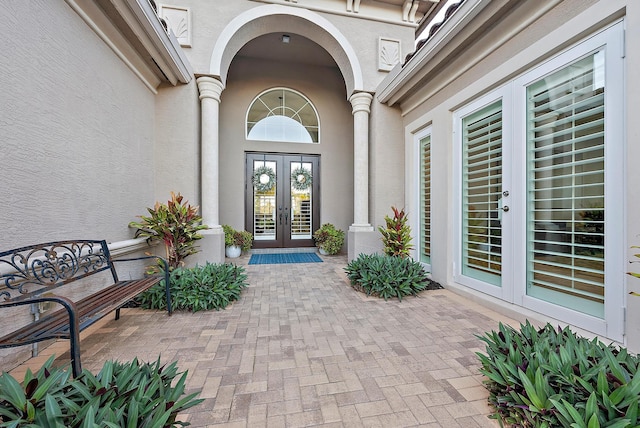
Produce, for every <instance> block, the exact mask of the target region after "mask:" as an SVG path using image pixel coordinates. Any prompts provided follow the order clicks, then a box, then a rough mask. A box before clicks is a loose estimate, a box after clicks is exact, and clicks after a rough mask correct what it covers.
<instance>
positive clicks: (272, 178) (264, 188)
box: [251, 165, 276, 192]
mask: <svg viewBox="0 0 640 428" xmlns="http://www.w3.org/2000/svg"><path fill="white" fill-rule="evenodd" d="M251 182H252V183H253V188H254V189H256V191H258V192H268V191H269V190H271V189H273V186H275V184H276V173H275V172H274V171H273V168H270V167H268V166H266V165H263V166H261V167H259V168H256V169H255V170H254V171H253V177H251Z"/></svg>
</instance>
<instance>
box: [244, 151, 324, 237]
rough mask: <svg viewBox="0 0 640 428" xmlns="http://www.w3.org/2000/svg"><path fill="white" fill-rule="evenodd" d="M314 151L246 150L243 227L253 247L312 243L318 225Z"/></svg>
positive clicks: (318, 183)
mask: <svg viewBox="0 0 640 428" xmlns="http://www.w3.org/2000/svg"><path fill="white" fill-rule="evenodd" d="M319 164H320V158H319V156H316V155H288V154H287V155H283V154H275V153H247V155H246V181H245V183H246V186H245V187H246V198H245V207H246V210H245V212H246V213H245V229H246V230H248V231H249V232H251V233H252V234H253V239H254V241H253V242H254V245H253V246H254V248H294V247H312V246H313V245H314V242H313V231H314V230H316V229H317V228H318V227H320V205H319V200H320V198H319V189H320V180H319V176H320V174H319Z"/></svg>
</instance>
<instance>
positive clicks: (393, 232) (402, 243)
mask: <svg viewBox="0 0 640 428" xmlns="http://www.w3.org/2000/svg"><path fill="white" fill-rule="evenodd" d="M391 209H392V210H393V218H391V217H389V216H384V220H385V222H386V228H383V227H382V226H379V227H378V230H379V231H380V233H382V243H383V244H384V253H385V254H386V255H388V256H393V257H409V251H411V249H412V248H413V246H412V245H411V239H412V238H411V228H410V227H409V225H408V224H407V215H406V214H405V212H404V208H403V209H402V210H398V209H397V208H396V207H391Z"/></svg>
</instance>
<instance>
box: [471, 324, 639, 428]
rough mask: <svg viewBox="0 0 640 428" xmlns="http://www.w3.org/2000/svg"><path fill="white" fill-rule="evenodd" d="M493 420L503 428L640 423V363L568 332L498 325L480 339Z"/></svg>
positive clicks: (614, 426) (615, 426) (622, 351)
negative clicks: (483, 350) (484, 347)
mask: <svg viewBox="0 0 640 428" xmlns="http://www.w3.org/2000/svg"><path fill="white" fill-rule="evenodd" d="M479 338H480V339H481V340H482V341H483V342H485V344H486V352H487V355H485V354H482V353H478V354H477V355H478V357H479V358H480V361H481V363H482V369H481V370H480V371H481V372H482V373H483V374H484V375H485V376H486V377H487V380H486V381H485V386H486V388H487V389H488V390H489V403H490V404H491V405H492V406H493V407H494V409H495V413H494V414H493V415H491V417H492V418H494V419H498V421H499V422H500V424H501V426H502V425H503V424H507V425H509V426H511V425H513V426H518V427H547V428H555V427H567V428H574V427H578V428H597V427H612V428H625V427H637V426H639V425H640V418H639V413H638V411H639V399H640V358H639V357H638V356H635V355H631V354H629V353H628V352H627V350H626V349H624V348H620V349H618V348H616V347H614V346H612V345H609V346H606V345H604V344H603V343H602V342H600V341H598V340H597V339H593V340H588V339H585V338H582V337H578V336H576V335H575V334H574V333H573V332H571V330H570V329H569V328H568V327H566V328H564V329H560V328H558V329H557V330H556V329H554V328H553V327H552V326H551V325H550V324H547V325H546V326H545V327H543V328H541V329H537V328H535V327H533V326H532V325H531V324H530V323H529V322H527V323H526V324H524V325H521V326H520V330H519V331H518V330H515V329H514V328H512V327H508V326H505V325H503V324H500V325H499V328H498V331H497V332H496V331H492V332H490V333H486V334H485V335H484V336H482V337H479Z"/></svg>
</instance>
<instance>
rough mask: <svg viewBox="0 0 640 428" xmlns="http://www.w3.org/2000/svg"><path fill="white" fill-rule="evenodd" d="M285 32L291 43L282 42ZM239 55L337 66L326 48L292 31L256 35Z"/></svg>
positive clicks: (322, 65)
mask: <svg viewBox="0 0 640 428" xmlns="http://www.w3.org/2000/svg"><path fill="white" fill-rule="evenodd" d="M285 34H286V35H288V36H289V43H283V42H282V36H283V35H285ZM237 56H241V57H248V58H258V59H268V60H272V61H279V62H295V63H299V64H308V65H314V66H321V67H336V68H337V65H336V62H335V61H334V60H333V58H332V57H331V55H329V53H328V52H327V51H326V50H324V49H323V48H322V47H320V46H319V45H318V44H316V43H314V42H313V41H311V40H309V39H307V38H306V37H303V36H300V35H297V34H291V33H281V32H279V33H271V34H265V35H264V36H259V37H256V38H255V39H253V40H251V41H250V42H248V43H247V44H245V45H244V46H243V47H242V49H240V51H239V52H238V54H237Z"/></svg>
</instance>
